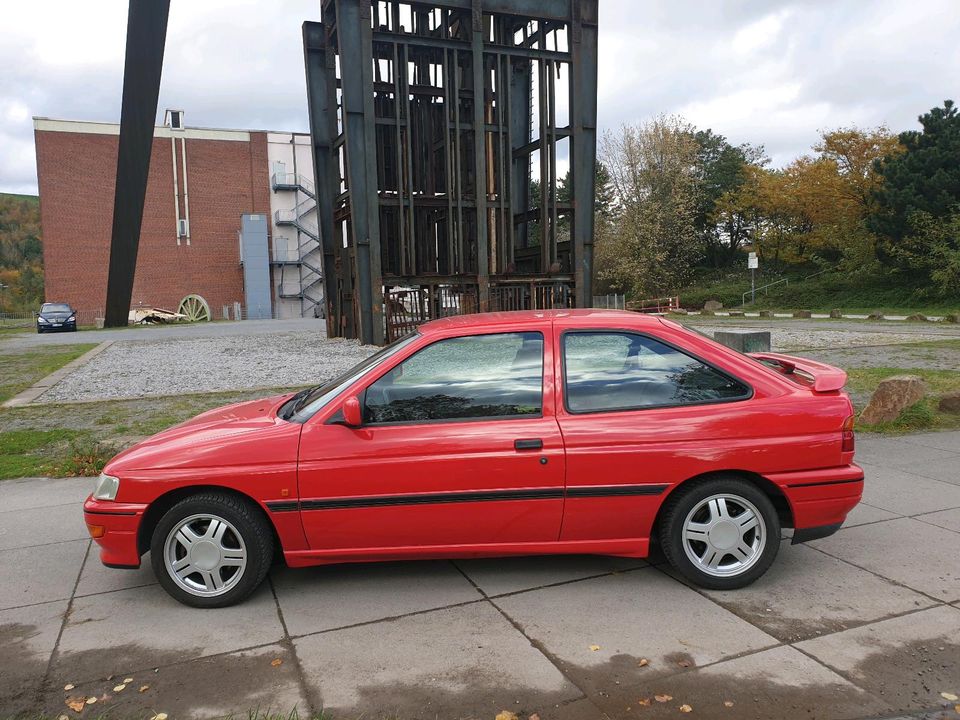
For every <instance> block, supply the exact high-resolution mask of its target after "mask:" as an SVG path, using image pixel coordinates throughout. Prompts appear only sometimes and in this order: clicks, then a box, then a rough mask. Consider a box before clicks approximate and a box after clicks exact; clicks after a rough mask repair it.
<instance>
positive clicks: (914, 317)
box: [907, 313, 929, 322]
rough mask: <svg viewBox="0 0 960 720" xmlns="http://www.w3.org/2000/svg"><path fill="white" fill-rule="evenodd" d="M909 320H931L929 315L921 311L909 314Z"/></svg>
mask: <svg viewBox="0 0 960 720" xmlns="http://www.w3.org/2000/svg"><path fill="white" fill-rule="evenodd" d="M907 320H908V321H909V322H929V319H928V318H927V316H926V315H921V314H920V313H916V314H914V315H908V316H907Z"/></svg>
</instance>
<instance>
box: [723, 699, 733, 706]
mask: <svg viewBox="0 0 960 720" xmlns="http://www.w3.org/2000/svg"><path fill="white" fill-rule="evenodd" d="M723 706H724V707H733V700H724V701H723Z"/></svg>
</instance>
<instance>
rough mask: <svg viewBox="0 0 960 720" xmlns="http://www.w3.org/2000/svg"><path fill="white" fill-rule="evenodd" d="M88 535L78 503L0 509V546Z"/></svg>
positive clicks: (12, 546) (9, 546)
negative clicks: (1, 510)
mask: <svg viewBox="0 0 960 720" xmlns="http://www.w3.org/2000/svg"><path fill="white" fill-rule="evenodd" d="M0 507H2V506H0ZM89 537H90V534H89V533H88V532H87V526H86V524H84V522H83V511H82V510H81V509H80V504H79V503H71V504H69V505H54V506H52V507H42V508H32V509H21V510H7V511H3V512H0V550H12V549H13V548H22V547H31V546H33V545H49V544H50V543H59V542H65V541H67V540H84V539H88V538H89Z"/></svg>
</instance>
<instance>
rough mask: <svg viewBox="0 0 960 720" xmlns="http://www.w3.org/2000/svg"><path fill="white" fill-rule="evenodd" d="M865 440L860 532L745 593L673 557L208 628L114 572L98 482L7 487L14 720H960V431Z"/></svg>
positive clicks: (511, 571)
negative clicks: (711, 588) (956, 698)
mask: <svg viewBox="0 0 960 720" xmlns="http://www.w3.org/2000/svg"><path fill="white" fill-rule="evenodd" d="M859 443H860V453H859V456H858V457H859V459H860V460H861V461H862V463H863V465H864V467H865V469H866V471H867V490H866V495H865V498H864V500H865V502H864V504H863V505H861V506H860V507H858V508H857V509H856V510H855V511H854V512H853V513H852V514H851V517H850V519H849V522H848V523H847V526H846V527H845V528H844V529H843V530H841V531H840V532H839V533H838V534H837V535H835V536H833V537H831V538H826V539H824V540H820V541H817V542H814V543H811V544H810V545H801V546H791V545H789V543H788V542H784V544H783V547H782V549H781V552H780V556H779V558H778V560H777V563H776V564H775V566H774V568H773V569H772V570H771V571H770V572H769V573H768V574H767V575H766V576H765V577H764V578H762V579H761V580H760V581H758V582H757V583H756V584H755V585H753V586H752V587H750V588H748V589H745V590H741V591H736V592H726V593H724V592H704V591H699V590H694V589H691V588H689V587H688V586H686V585H685V584H683V583H681V582H679V581H678V580H677V579H675V578H674V577H673V575H672V574H671V572H670V570H669V569H668V568H667V567H665V566H664V565H663V564H662V563H661V562H660V560H659V559H658V558H656V557H654V558H651V561H650V562H649V563H647V562H643V561H634V560H623V559H613V558H602V557H553V558H520V559H510V560H474V561H465V562H419V563H384V564H370V565H342V566H332V567H327V568H319V569H309V570H296V571H294V570H288V569H283V568H280V569H277V570H276V571H274V572H273V573H272V575H271V577H270V580H269V582H268V583H266V584H264V586H263V587H262V588H261V589H260V590H259V591H258V592H257V593H256V594H255V595H254V596H253V597H252V598H251V599H250V600H249V601H247V602H246V603H244V604H242V605H240V606H239V607H234V608H230V609H226V610H217V611H202V610H192V609H188V608H186V607H184V606H181V605H179V604H177V603H176V602H174V601H173V600H171V599H170V598H168V597H167V595H166V594H165V593H164V592H163V591H162V590H161V589H160V588H159V586H157V585H156V583H155V581H154V578H153V575H152V573H151V572H150V570H149V569H147V568H144V569H141V570H138V571H119V570H109V569H106V568H104V567H102V566H101V565H100V563H99V561H98V559H97V557H96V551H95V549H93V548H91V543H90V541H89V540H87V539H86V534H85V531H84V527H83V523H82V519H81V515H80V512H79V503H80V501H81V500H82V498H83V497H84V496H85V495H86V494H87V492H88V490H89V488H90V486H91V481H90V480H89V479H83V480H74V479H68V480H45V479H39V480H23V481H7V482H4V483H0V577H2V578H3V579H4V582H3V583H0V670H2V671H0V716H6V715H8V714H11V713H16V712H17V711H19V710H27V709H38V708H39V709H43V710H45V711H47V712H50V713H53V714H54V716H56V715H58V714H59V713H62V712H65V713H67V715H68V716H69V717H97V715H98V713H100V712H103V711H105V710H110V711H111V714H110V717H131V718H132V717H138V718H139V717H143V718H148V717H151V716H152V714H153V713H156V712H165V713H167V714H168V715H169V718H170V720H177V719H179V718H206V717H214V716H218V715H222V714H224V713H228V712H235V713H236V714H237V717H245V716H246V713H247V712H248V710H252V709H255V708H258V707H259V708H260V709H261V710H265V709H267V708H271V709H273V710H274V711H283V712H289V711H290V710H291V709H292V708H293V707H294V706H296V707H297V708H298V709H299V712H300V716H301V717H304V716H305V715H307V713H309V712H314V713H319V712H320V711H321V709H324V710H325V711H326V714H325V715H324V717H333V718H351V719H355V718H359V717H361V716H362V717H363V718H374V719H376V718H381V717H382V718H391V719H396V718H479V719H481V720H484V719H485V720H493V718H494V716H495V715H496V714H497V713H498V712H500V711H501V710H510V711H512V712H515V713H517V714H518V715H519V716H520V717H521V718H526V717H528V716H529V715H531V714H533V713H536V714H538V715H539V717H540V718H541V720H552V719H553V718H558V719H562V718H571V719H573V718H575V719H576V720H592V719H594V718H604V717H607V718H635V717H636V718H645V717H658V718H659V717H674V718H676V717H681V716H683V710H681V707H682V706H684V705H687V706H690V708H692V712H691V714H690V717H691V718H728V719H733V718H736V719H737V720H742V719H745V718H746V719H749V718H774V717H775V718H862V717H888V716H891V715H894V714H897V713H907V714H911V715H913V716H919V715H920V714H923V713H926V712H929V711H935V710H937V709H938V708H939V707H941V706H944V707H947V708H949V710H948V711H944V713H943V714H942V715H941V713H939V712H938V713H937V715H936V716H937V717H940V716H942V717H960V716H958V715H957V714H956V713H954V711H953V705H954V703H953V702H947V701H946V700H944V699H943V698H942V697H941V695H940V693H942V692H946V693H960V560H958V558H960V433H956V432H955V433H941V434H921V435H913V436H909V437H904V438H900V439H885V438H877V437H862V438H860V439H859ZM147 565H149V563H147ZM644 660H646V663H644V662H643V661H644ZM127 678H130V681H129V682H126V679H127ZM68 684H69V685H74V686H75V687H74V688H72V689H71V690H68V691H67V690H64V689H63V688H64V686H65V685H68ZM121 686H123V687H122V688H121ZM117 688H120V689H117ZM141 690H142V692H141ZM78 696H80V697H83V698H87V697H95V698H97V701H96V703H94V704H93V705H90V706H86V709H84V710H83V712H82V713H81V714H75V713H73V712H72V711H70V710H67V708H66V706H65V704H64V703H65V700H67V699H68V698H76V697H78ZM661 701H662V702H661ZM647 703H649V704H647ZM684 709H685V708H684ZM924 717H934V715H926V714H924Z"/></svg>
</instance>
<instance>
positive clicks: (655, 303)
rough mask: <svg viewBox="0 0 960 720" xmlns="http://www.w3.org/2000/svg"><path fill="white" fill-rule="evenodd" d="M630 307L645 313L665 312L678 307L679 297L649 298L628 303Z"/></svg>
mask: <svg viewBox="0 0 960 720" xmlns="http://www.w3.org/2000/svg"><path fill="white" fill-rule="evenodd" d="M630 309H631V310H636V311H637V312H645V313H665V312H670V311H672V310H679V309H680V298H679V297H678V296H676V295H674V296H673V297H661V298H649V299H647V300H638V301H636V302H632V303H630Z"/></svg>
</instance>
